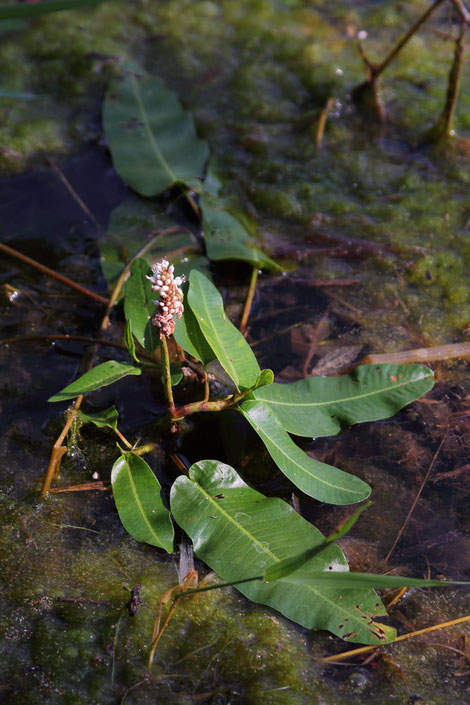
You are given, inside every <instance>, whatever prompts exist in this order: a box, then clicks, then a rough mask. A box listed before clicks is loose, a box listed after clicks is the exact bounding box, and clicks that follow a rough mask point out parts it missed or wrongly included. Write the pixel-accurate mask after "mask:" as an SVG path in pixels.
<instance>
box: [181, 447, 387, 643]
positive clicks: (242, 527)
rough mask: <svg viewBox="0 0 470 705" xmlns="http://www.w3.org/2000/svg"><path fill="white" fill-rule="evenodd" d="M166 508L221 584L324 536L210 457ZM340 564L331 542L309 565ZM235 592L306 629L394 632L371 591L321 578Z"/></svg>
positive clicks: (378, 638) (383, 637) (360, 636)
mask: <svg viewBox="0 0 470 705" xmlns="http://www.w3.org/2000/svg"><path fill="white" fill-rule="evenodd" d="M171 509H172V512H173V515H174V517H175V520H176V521H177V522H178V524H179V525H180V526H181V527H182V528H183V529H184V530H185V531H186V533H187V534H188V535H189V536H190V537H191V538H192V540H193V543H194V549H195V551H196V554H197V555H198V556H199V558H202V559H203V560H204V561H205V562H206V563H207V564H208V565H209V566H210V567H211V568H212V570H214V571H216V573H217V574H218V575H219V576H220V577H221V578H222V579H223V580H225V581H232V580H237V579H242V578H247V577H252V576H256V575H263V573H264V571H265V570H266V568H267V567H268V566H270V565H272V564H274V563H276V562H280V561H282V560H284V559H285V558H288V557H289V556H292V555H293V554H294V553H296V552H297V551H299V550H300V551H302V550H307V549H308V548H311V547H312V546H314V545H315V544H318V543H321V541H323V539H324V537H323V535H322V534H321V533H320V532H319V531H318V530H317V529H316V528H315V527H314V526H312V525H311V524H310V523H309V522H308V521H305V519H303V518H302V517H301V516H299V514H297V513H296V512H295V511H294V510H293V509H291V507H289V505H288V504H286V503H285V502H283V501H282V500H280V499H277V498H266V497H264V496H263V495H262V494H260V493H259V492H256V491H255V490H253V489H251V488H250V487H248V485H246V484H245V483H244V482H243V480H242V479H241V477H240V476H239V475H238V474H237V472H236V471H235V470H234V469H233V468H231V467H230V466H229V465H225V464H223V463H220V462H219V461H217V460H202V461H200V462H199V463H195V464H194V465H193V466H192V467H191V470H190V474H189V477H184V476H181V477H179V478H178V479H177V480H176V482H175V483H174V485H173V488H172V491H171ZM347 569H348V567H347V563H346V559H345V558H344V556H343V553H342V552H341V550H340V549H339V548H338V546H336V545H332V546H329V547H328V548H327V549H325V551H323V552H322V553H321V554H319V555H318V556H317V557H315V558H313V559H312V561H311V565H309V570H311V571H313V572H315V571H330V570H335V571H346V570H347ZM238 589H239V590H240V592H242V593H243V594H244V595H246V597H248V598H249V599H250V600H253V601H254V602H260V603H261V604H264V605H269V606H270V607H273V608H274V609H276V610H278V611H279V612H282V614H284V615H285V616H286V617H288V618H289V619H292V620H293V621H295V622H297V623H298V624H301V625H302V626H304V627H307V628H309V629H329V630H330V631H331V632H333V633H334V634H337V635H338V636H341V637H342V638H343V639H347V640H348V641H358V642H361V643H364V644H380V643H385V642H386V641H391V640H393V639H394V638H395V630H394V629H392V628H390V627H387V626H384V625H383V624H379V623H378V622H377V621H376V618H377V617H381V616H383V615H385V614H386V612H385V609H384V607H383V605H382V603H381V602H380V600H379V598H378V597H377V594H376V593H375V592H374V591H373V590H371V589H363V588H362V589H353V590H351V589H348V590H341V589H338V588H337V587H335V586H331V587H330V586H328V583H327V582H326V581H325V582H324V583H322V584H312V585H310V584H308V585H304V584H303V585H300V584H299V585H296V584H293V583H291V582H288V581H287V580H279V581H275V582H272V583H266V582H263V581H255V582H251V583H246V584H243V585H240V586H239V587H238Z"/></svg>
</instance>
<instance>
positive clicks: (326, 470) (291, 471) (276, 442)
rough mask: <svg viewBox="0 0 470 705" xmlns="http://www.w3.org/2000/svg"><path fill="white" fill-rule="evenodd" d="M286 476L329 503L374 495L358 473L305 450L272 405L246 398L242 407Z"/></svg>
mask: <svg viewBox="0 0 470 705" xmlns="http://www.w3.org/2000/svg"><path fill="white" fill-rule="evenodd" d="M238 409H239V411H240V412H241V413H242V414H243V416H244V417H245V418H246V420H247V421H248V422H249V423H250V425H251V426H252V427H253V428H254V430H255V431H256V433H257V434H258V436H259V437H260V438H261V440H262V441H263V443H264V444H265V446H266V448H267V449H268V451H269V454H270V456H271V458H272V459H273V460H274V462H275V463H276V465H277V466H278V467H279V468H280V469H281V470H282V472H283V473H284V475H285V476H286V477H288V478H289V480H290V481H291V482H292V483H293V484H294V485H295V486H296V487H298V488H299V489H301V490H302V492H305V494H308V495H309V496H310V497H314V498H315V499H318V500H320V501H321V502H328V503H329V504H354V503H355V502H360V501H361V500H363V499H366V498H367V497H368V496H369V495H370V491H371V490H370V487H369V485H367V484H366V483H365V482H363V481H362V480H360V479H359V478H358V477H355V476H354V475H350V474H349V473H346V472H343V470H338V468H334V467H332V466H331V465H326V463H321V462H320V461H318V460H315V459H314V458H311V457H310V456H309V455H307V454H306V453H304V451H303V450H301V449H300V448H299V447H298V446H297V445H296V444H295V443H294V441H293V440H292V438H291V437H290V436H289V434H288V433H287V432H286V431H285V430H284V428H283V427H282V425H281V423H280V421H279V420H278V418H277V416H275V415H274V413H273V412H272V411H271V409H270V408H269V406H267V405H266V404H264V403H263V402H259V401H257V402H256V401H245V402H243V404H242V405H241V406H239V407H238Z"/></svg>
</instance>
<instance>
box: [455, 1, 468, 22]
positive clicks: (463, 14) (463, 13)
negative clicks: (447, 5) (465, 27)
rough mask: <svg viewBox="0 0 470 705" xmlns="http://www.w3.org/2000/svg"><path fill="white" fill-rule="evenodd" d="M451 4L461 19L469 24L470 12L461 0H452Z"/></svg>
mask: <svg viewBox="0 0 470 705" xmlns="http://www.w3.org/2000/svg"><path fill="white" fill-rule="evenodd" d="M452 4H453V5H454V7H455V9H456V10H457V12H458V13H459V15H460V17H461V19H462V21H463V22H466V24H470V12H468V10H467V9H466V7H465V6H464V4H463V2H462V0H452Z"/></svg>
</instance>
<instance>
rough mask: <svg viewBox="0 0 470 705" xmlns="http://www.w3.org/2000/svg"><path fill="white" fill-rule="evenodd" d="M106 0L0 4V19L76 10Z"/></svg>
mask: <svg viewBox="0 0 470 705" xmlns="http://www.w3.org/2000/svg"><path fill="white" fill-rule="evenodd" d="M105 1H106V0H42V2H40V3H39V2H38V3H37V4H36V3H34V4H28V5H23V4H20V3H16V4H14V5H0V20H4V19H10V18H11V17H30V16H32V15H45V14H47V13H48V12H60V11H61V10H76V9H77V8H81V7H93V5H100V4H101V3H102V2H105Z"/></svg>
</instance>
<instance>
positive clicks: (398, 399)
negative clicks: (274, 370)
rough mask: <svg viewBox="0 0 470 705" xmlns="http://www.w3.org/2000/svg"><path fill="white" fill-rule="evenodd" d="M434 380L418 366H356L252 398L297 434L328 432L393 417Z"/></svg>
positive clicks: (270, 389) (273, 387)
mask: <svg viewBox="0 0 470 705" xmlns="http://www.w3.org/2000/svg"><path fill="white" fill-rule="evenodd" d="M433 384H434V376H433V372H432V370H430V369H428V368H427V367H424V366H423V365H360V366H359V367H356V369H355V370H354V372H352V373H351V374H349V375H341V376H340V377H307V378H306V379H302V380H300V381H299V382H293V383H292V384H277V383H275V384H272V385H271V386H270V387H263V388H262V389H257V390H256V391H255V392H254V393H253V396H254V398H255V399H258V400H259V401H262V402H264V403H265V404H267V405H268V406H269V408H270V409H272V411H274V413H275V414H276V416H277V417H278V419H279V420H280V422H281V423H282V425H283V426H284V428H285V429H286V431H289V433H294V434H295V435H296V436H313V437H318V436H333V435H335V434H336V433H339V432H340V431H341V430H342V429H343V428H347V427H348V426H352V425H353V424H355V423H359V422H362V421H376V420H378V419H386V418H388V417H390V416H393V415H394V414H396V413H397V411H399V410H400V409H401V408H403V407H404V406H405V405H406V404H409V403H410V402H412V401H414V400H415V399H419V397H421V396H422V395H423V394H425V393H426V392H428V391H429V390H430V389H431V388H432V386H433Z"/></svg>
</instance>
